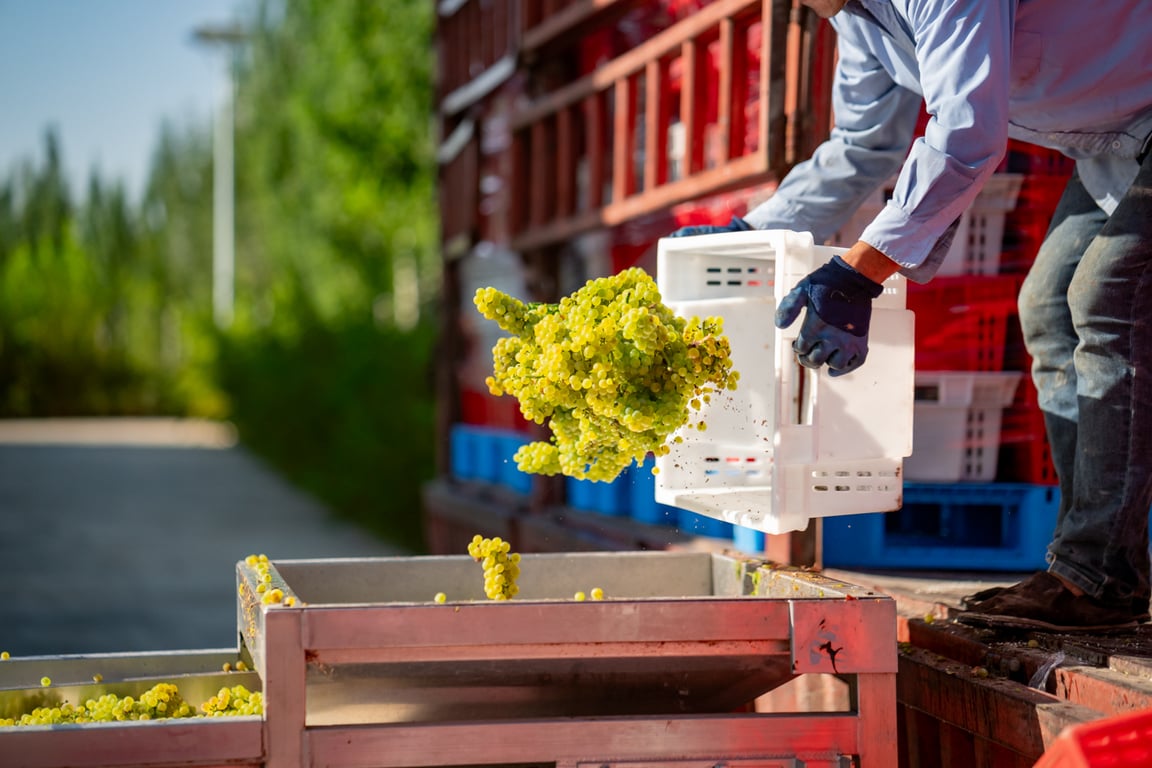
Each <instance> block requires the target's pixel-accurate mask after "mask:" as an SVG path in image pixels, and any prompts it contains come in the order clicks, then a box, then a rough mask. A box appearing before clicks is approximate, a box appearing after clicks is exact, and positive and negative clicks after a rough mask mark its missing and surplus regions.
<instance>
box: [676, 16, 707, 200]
mask: <svg viewBox="0 0 1152 768" xmlns="http://www.w3.org/2000/svg"><path fill="white" fill-rule="evenodd" d="M702 58H703V57H701V56H700V45H699V43H698V42H697V41H696V40H695V39H694V38H693V39H689V40H685V41H684V43H683V44H682V45H681V46H680V73H681V75H680V76H681V78H682V80H681V81H680V124H681V125H682V126H683V127H684V128H683V130H684V155H683V157H681V158H680V176H681V178H683V177H686V176H691V175H692V174H694V173H696V172H697V171H698V170H700V169H701V168H703V166H704V161H703V158H704V135H703V126H702V124H701V123H702V121H701V120H700V119H699V114H700V109H699V103H700V93H701V86H700V83H701V81H702V79H703V77H704V72H703V69H702V64H701V59H702Z"/></svg>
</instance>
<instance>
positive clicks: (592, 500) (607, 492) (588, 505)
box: [564, 477, 628, 517]
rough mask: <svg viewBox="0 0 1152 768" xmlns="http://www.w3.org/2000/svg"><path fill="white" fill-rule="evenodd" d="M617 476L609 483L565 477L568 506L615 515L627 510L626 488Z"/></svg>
mask: <svg viewBox="0 0 1152 768" xmlns="http://www.w3.org/2000/svg"><path fill="white" fill-rule="evenodd" d="M622 480H623V478H622V477H618V478H616V479H615V480H613V481H612V482H610V483H605V482H597V481H594V480H577V479H575V478H572V477H569V478H565V481H564V485H565V488H566V489H567V493H568V506H570V507H575V508H576V509H585V510H588V511H590V512H599V513H600V514H602V515H609V516H612V517H617V516H620V515H624V514H627V512H628V494H627V489H626V488H625V486H624V483H623V482H622Z"/></svg>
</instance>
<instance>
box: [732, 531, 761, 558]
mask: <svg viewBox="0 0 1152 768" xmlns="http://www.w3.org/2000/svg"><path fill="white" fill-rule="evenodd" d="M766 543H767V542H766V540H765V538H764V531H758V530H756V529H755V528H745V527H744V526H742V525H734V526H732V546H734V547H735V548H736V549H738V550H740V551H741V552H743V553H745V554H748V555H759V554H763V553H764V546H765V544H766Z"/></svg>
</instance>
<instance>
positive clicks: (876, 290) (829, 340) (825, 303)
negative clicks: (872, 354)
mask: <svg viewBox="0 0 1152 768" xmlns="http://www.w3.org/2000/svg"><path fill="white" fill-rule="evenodd" d="M883 291H884V286H882V285H880V284H879V283H877V282H874V281H872V280H870V279H868V278H867V277H865V276H864V275H862V274H860V273H859V272H857V271H856V270H855V269H853V268H852V267H850V266H848V264H847V263H846V262H845V261H844V260H843V259H841V258H840V257H839V256H833V257H832V260H831V261H829V262H828V263H827V264H825V265H824V266H822V267H820V268H819V269H817V270H816V271H815V272H813V273H812V274H810V275H808V277H806V278H804V279H803V280H801V281H800V282H799V283H797V284H796V287H795V288H793V289H792V291H791V293H789V294H788V295H787V296H785V297H784V299H783V300H782V301H781V302H780V306H779V307H777V308H776V327H777V328H787V327H788V326H790V325H792V323H794V322H796V318H797V317H799V316H800V310H802V309H804V308H805V307H807V308H808V312H807V313H806V314H805V315H804V324H803V325H801V326H800V335H799V336H797V338H796V341H794V342H792V349H794V350H795V351H796V357H797V359H798V360H799V361H800V364H801V365H803V366H804V367H805V368H819V367H820V366H821V365H824V364H827V365H828V373H829V374H830V375H832V376H843V375H844V374H846V373H851V372H852V371H854V370H856V369H857V368H859V367H860V366H861V365H863V364H864V358H866V357H867V356H868V325H869V323H870V321H871V319H872V299H874V298H876V297H877V296H879V295H880V294H881V293H882V292H883Z"/></svg>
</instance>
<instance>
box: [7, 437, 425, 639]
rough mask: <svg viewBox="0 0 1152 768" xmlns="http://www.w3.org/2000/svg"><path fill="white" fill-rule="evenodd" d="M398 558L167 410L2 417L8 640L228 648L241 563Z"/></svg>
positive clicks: (247, 456)
mask: <svg viewBox="0 0 1152 768" xmlns="http://www.w3.org/2000/svg"><path fill="white" fill-rule="evenodd" d="M259 553H263V554H266V555H268V556H269V557H270V558H273V559H296V558H322V557H365V556H393V555H400V556H402V555H405V554H407V553H405V552H404V551H403V550H401V549H399V548H397V547H396V546H394V545H392V544H390V543H388V542H385V541H381V540H380V539H378V538H376V537H375V536H374V535H373V534H371V533H369V532H367V531H364V530H362V529H359V528H357V527H354V526H352V525H350V524H346V523H344V522H342V521H338V520H337V519H336V518H334V517H333V516H332V515H331V514H330V513H329V511H328V510H326V509H325V508H324V507H323V506H322V505H321V504H320V503H319V502H317V501H316V500H315V499H313V498H311V497H309V496H307V495H306V494H304V493H302V492H301V491H299V490H298V489H295V488H293V487H292V486H290V485H289V484H288V483H287V482H286V481H285V480H284V479H283V478H281V477H280V476H279V475H277V474H276V473H275V472H273V471H272V470H271V469H270V468H269V467H267V466H266V465H265V464H263V463H262V462H261V461H260V460H259V459H258V458H256V457H255V456H253V455H252V454H251V453H250V452H249V451H247V450H246V449H245V448H244V447H243V446H242V445H238V444H236V442H235V436H234V433H233V432H232V431H231V430H230V429H229V427H228V426H227V425H222V424H215V423H209V422H196V421H178V420H168V419H151V420H147V419H145V420H140V419H129V420H50V421H13V420H0V650H5V651H8V652H9V653H11V654H12V655H13V656H31V655H54V654H89V653H117V652H136V651H169V650H199V649H216V648H235V647H236V645H237V636H236V582H235V564H236V562H237V561H238V560H242V559H243V558H244V557H245V556H247V555H249V554H259Z"/></svg>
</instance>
